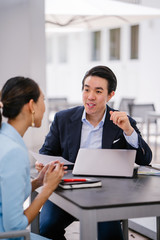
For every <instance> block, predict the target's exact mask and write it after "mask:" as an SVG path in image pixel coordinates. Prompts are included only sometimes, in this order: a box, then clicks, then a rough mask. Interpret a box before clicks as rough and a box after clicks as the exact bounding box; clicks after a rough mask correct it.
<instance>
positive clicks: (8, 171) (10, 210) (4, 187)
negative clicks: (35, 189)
mask: <svg viewBox="0 0 160 240" xmlns="http://www.w3.org/2000/svg"><path fill="white" fill-rule="evenodd" d="M2 165H3V166H1V167H2V168H3V171H1V172H2V175H1V181H0V184H1V191H2V192H1V195H2V219H3V226H4V229H5V231H12V230H21V229H25V228H26V227H27V225H28V219H27V217H26V216H25V215H24V209H23V203H24V201H25V199H26V194H27V193H26V191H27V192H28V194H29V193H30V191H31V186H30V175H29V160H28V154H27V152H26V150H25V149H23V148H17V149H12V150H11V151H9V152H7V154H6V155H5V156H4V161H3V164H2ZM1 170H2V169H1Z"/></svg>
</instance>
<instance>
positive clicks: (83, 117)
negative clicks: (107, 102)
mask: <svg viewBox="0 0 160 240" xmlns="http://www.w3.org/2000/svg"><path fill="white" fill-rule="evenodd" d="M106 113H107V106H106V110H105V112H104V115H103V118H102V120H101V121H100V123H99V124H98V125H99V126H103V125H104V121H105V117H106ZM82 122H83V123H86V122H88V120H87V119H86V111H85V109H84V111H83V114H82ZM88 123H89V122H88Z"/></svg>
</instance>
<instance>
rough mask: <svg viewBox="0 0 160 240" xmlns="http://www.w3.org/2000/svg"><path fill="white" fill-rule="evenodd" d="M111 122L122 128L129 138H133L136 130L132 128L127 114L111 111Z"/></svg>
mask: <svg viewBox="0 0 160 240" xmlns="http://www.w3.org/2000/svg"><path fill="white" fill-rule="evenodd" d="M109 113H110V115H111V116H110V120H112V121H113V123H114V124H115V125H117V126H118V127H120V128H121V129H122V130H123V131H124V133H125V134H126V135H127V136H131V134H132V133H133V131H134V129H133V127H132V126H131V124H130V122H129V119H128V116H127V114H126V113H125V112H118V111H114V112H113V111H110V112H109Z"/></svg>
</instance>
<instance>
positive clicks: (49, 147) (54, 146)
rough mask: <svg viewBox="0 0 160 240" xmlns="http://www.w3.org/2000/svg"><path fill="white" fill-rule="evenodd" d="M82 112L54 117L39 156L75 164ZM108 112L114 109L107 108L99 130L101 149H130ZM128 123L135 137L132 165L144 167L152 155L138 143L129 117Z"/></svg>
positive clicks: (77, 109) (80, 107)
mask: <svg viewBox="0 0 160 240" xmlns="http://www.w3.org/2000/svg"><path fill="white" fill-rule="evenodd" d="M83 110H84V107H82V106H79V107H75V108H71V109H67V110H63V111H60V112H58V113H56V115H55V118H54V121H53V123H52V125H51V127H50V131H49V133H48V135H47V137H46V139H45V142H44V144H43V146H42V148H41V149H40V153H41V154H47V155H52V156H62V157H63V158H65V159H67V160H69V161H71V162H73V163H74V162H75V160H76V156H77V153H78V150H79V148H80V139H81V129H82V121H81V118H82V114H83ZM110 110H112V111H114V109H111V108H110V107H109V106H107V114H106V118H105V122H104V126H103V136H102V148H105V149H106V148H108V149H110V148H112V149H113V148H114V149H133V147H132V146H131V145H130V144H129V143H128V142H127V141H126V139H125V137H124V135H123V130H122V129H121V128H119V127H118V126H116V125H115V124H114V123H113V122H112V121H111V120H110V114H109V111H110ZM129 120H130V123H131V125H132V127H133V128H134V129H135V131H136V132H137V133H138V144H139V147H138V149H137V154H136V163H137V164H139V165H148V164H149V163H150V162H151V159H152V152H151V150H150V148H149V146H148V145H147V143H146V142H145V141H144V140H143V139H142V137H141V135H140V132H139V130H138V129H137V127H136V121H135V120H133V119H132V118H131V117H129Z"/></svg>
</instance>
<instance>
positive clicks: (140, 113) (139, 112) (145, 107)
mask: <svg viewBox="0 0 160 240" xmlns="http://www.w3.org/2000/svg"><path fill="white" fill-rule="evenodd" d="M154 111H155V106H154V104H153V103H146V104H134V103H132V104H129V115H130V116H131V117H133V118H134V119H135V120H136V121H137V123H138V122H139V123H142V122H143V123H145V122H146V117H147V113H148V112H154ZM151 122H152V123H156V120H155V119H153V120H151Z"/></svg>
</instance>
